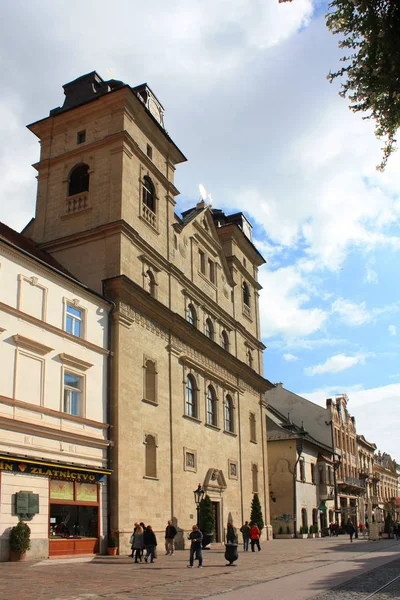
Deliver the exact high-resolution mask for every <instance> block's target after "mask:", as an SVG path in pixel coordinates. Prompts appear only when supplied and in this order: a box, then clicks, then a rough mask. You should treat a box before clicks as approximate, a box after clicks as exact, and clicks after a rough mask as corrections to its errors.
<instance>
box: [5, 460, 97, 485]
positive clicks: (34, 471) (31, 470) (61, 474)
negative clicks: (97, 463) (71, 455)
mask: <svg viewBox="0 0 400 600" xmlns="http://www.w3.org/2000/svg"><path fill="white" fill-rule="evenodd" d="M0 471H9V472H11V473H26V474H27V475H41V476H42V477H43V476H44V477H51V478H52V479H66V480H68V481H79V482H81V483H85V482H86V483H95V482H98V481H103V480H104V474H103V473H96V472H90V471H87V472H85V471H78V470H74V469H71V468H69V467H62V466H60V467H54V466H47V465H44V464H42V463H33V462H29V463H28V462H22V461H21V462H19V461H15V460H14V461H13V460H9V459H0Z"/></svg>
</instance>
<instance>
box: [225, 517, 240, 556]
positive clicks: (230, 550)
mask: <svg viewBox="0 0 400 600" xmlns="http://www.w3.org/2000/svg"><path fill="white" fill-rule="evenodd" d="M238 558H239V555H238V537H237V532H236V528H235V527H234V526H233V525H232V523H228V525H227V529H226V544H225V559H226V560H227V561H228V563H229V564H228V565H227V567H231V566H232V565H233V563H234V562H235V561H236V560H237V559H238Z"/></svg>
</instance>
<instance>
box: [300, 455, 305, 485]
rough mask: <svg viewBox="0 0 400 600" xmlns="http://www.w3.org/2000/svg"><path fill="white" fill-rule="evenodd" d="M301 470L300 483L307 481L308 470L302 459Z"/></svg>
mask: <svg viewBox="0 0 400 600" xmlns="http://www.w3.org/2000/svg"><path fill="white" fill-rule="evenodd" d="M299 469H300V481H305V480H306V468H305V463H304V458H301V459H300V461H299Z"/></svg>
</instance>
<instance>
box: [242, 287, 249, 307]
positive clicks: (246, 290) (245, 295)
mask: <svg viewBox="0 0 400 600" xmlns="http://www.w3.org/2000/svg"><path fill="white" fill-rule="evenodd" d="M243 304H244V305H245V306H247V307H249V308H250V289H249V286H248V285H247V283H246V282H245V281H244V282H243Z"/></svg>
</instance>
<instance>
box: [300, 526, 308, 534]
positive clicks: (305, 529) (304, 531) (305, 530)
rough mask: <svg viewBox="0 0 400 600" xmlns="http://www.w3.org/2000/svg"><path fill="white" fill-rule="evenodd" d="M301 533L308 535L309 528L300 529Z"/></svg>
mask: <svg viewBox="0 0 400 600" xmlns="http://www.w3.org/2000/svg"><path fill="white" fill-rule="evenodd" d="M300 533H301V534H306V533H308V527H300Z"/></svg>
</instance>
